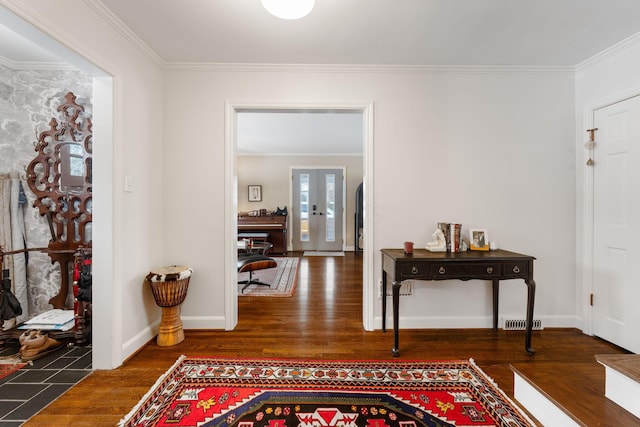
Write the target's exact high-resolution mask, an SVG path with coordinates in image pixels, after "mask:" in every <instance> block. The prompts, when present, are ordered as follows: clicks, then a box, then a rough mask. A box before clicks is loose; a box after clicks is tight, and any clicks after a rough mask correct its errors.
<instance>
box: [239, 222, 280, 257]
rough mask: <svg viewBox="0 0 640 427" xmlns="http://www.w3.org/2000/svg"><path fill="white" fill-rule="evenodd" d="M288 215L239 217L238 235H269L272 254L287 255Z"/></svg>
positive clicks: (268, 239)
mask: <svg viewBox="0 0 640 427" xmlns="http://www.w3.org/2000/svg"><path fill="white" fill-rule="evenodd" d="M287 218H288V216H287V215H263V216H245V215H239V216H238V234H241V233H267V234H268V235H269V237H268V238H267V241H268V242H270V243H272V244H273V248H271V251H270V253H272V254H282V255H286V254H287Z"/></svg>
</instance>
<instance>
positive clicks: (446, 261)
mask: <svg viewBox="0 0 640 427" xmlns="http://www.w3.org/2000/svg"><path fill="white" fill-rule="evenodd" d="M380 251H381V252H382V330H383V331H386V316H387V297H386V295H387V277H390V278H391V286H392V289H391V291H392V301H393V349H392V350H391V353H392V354H393V355H394V356H398V355H399V354H400V349H399V338H398V319H399V311H400V285H401V284H402V281H403V280H452V279H454V280H465V281H466V280H471V279H481V280H491V281H492V284H493V330H494V331H495V330H497V329H498V293H499V288H500V280H507V279H523V280H524V283H525V284H526V285H527V317H526V319H527V323H526V325H527V326H526V333H525V340H524V346H525V349H526V350H527V352H528V353H529V354H534V353H535V350H534V349H533V348H531V329H532V326H533V305H534V300H535V293H536V282H535V281H534V280H533V260H534V259H535V258H534V257H532V256H529V255H522V254H518V253H515V252H509V251H503V250H501V249H500V250H497V251H489V252H484V251H467V252H456V253H450V252H449V253H448V252H429V251H427V250H425V249H415V250H414V253H413V254H409V255H407V254H405V253H404V251H403V250H402V249H381V250H380Z"/></svg>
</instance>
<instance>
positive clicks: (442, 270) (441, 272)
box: [438, 267, 447, 274]
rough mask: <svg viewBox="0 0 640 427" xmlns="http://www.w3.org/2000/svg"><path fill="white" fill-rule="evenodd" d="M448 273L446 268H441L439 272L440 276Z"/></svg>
mask: <svg viewBox="0 0 640 427" xmlns="http://www.w3.org/2000/svg"><path fill="white" fill-rule="evenodd" d="M446 272H447V270H445V268H444V267H440V270H438V273H440V274H444V273H446Z"/></svg>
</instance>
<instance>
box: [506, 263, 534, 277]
mask: <svg viewBox="0 0 640 427" xmlns="http://www.w3.org/2000/svg"><path fill="white" fill-rule="evenodd" d="M504 276H505V277H528V276H529V263H528V262H526V261H507V262H505V263H504Z"/></svg>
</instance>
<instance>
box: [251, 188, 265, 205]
mask: <svg viewBox="0 0 640 427" xmlns="http://www.w3.org/2000/svg"><path fill="white" fill-rule="evenodd" d="M249 201H250V202H261V201H262V185H250V186H249Z"/></svg>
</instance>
